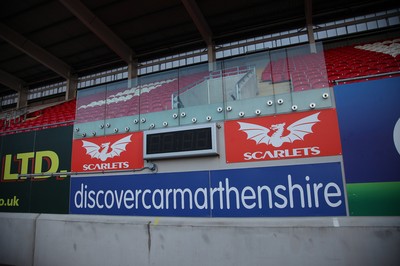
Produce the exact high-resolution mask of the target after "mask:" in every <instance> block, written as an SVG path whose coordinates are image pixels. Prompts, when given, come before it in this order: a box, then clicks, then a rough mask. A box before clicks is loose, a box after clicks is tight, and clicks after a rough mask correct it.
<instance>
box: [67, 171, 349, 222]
mask: <svg viewBox="0 0 400 266" xmlns="http://www.w3.org/2000/svg"><path fill="white" fill-rule="evenodd" d="M70 212H71V213H75V214H109V215H140V216H192V217H196V216H197V217H198V216H207V217H284V216H291V217H294V216H342V215H346V202H345V197H344V190H343V181H342V174H341V165H340V163H323V164H313V165H294V166H279V167H264V168H251V169H230V170H216V171H199V172H181V173H164V174H161V173H159V174H140V175H121V176H97V177H76V178H72V179H71V196H70Z"/></svg>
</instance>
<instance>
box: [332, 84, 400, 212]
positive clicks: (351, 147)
mask: <svg viewBox="0 0 400 266" xmlns="http://www.w3.org/2000/svg"><path fill="white" fill-rule="evenodd" d="M399 84H400V78H388V79H381V80H375V81H369V82H360V83H353V84H349V85H342V86H337V87H335V89H334V92H335V99H336V107H337V112H338V119H339V125H340V135H341V139H342V145H343V161H344V169H345V173H346V182H347V184H348V185H347V191H348V198H349V208H350V214H352V215H400V208H399V206H400V86H399Z"/></svg>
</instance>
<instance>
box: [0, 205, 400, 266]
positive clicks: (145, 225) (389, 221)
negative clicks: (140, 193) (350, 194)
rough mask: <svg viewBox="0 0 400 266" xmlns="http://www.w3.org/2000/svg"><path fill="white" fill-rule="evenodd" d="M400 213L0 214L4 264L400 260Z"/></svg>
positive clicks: (370, 262)
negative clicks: (221, 215)
mask: <svg viewBox="0 0 400 266" xmlns="http://www.w3.org/2000/svg"><path fill="white" fill-rule="evenodd" d="M399 248H400V217H342V218H239V219H237V218H229V219H227V218H218V219H216V218H167V217H161V218H156V217H121V216H96V215H93V216H86V215H50V214H41V215H37V214H12V213H0V265H1V264H9V265H37V266H46V265H51V266H54V265H59V266H63V265H75V266H77V265H85V266H90V265H96V266H98V265H193V266H195V265H229V266H232V265H279V266H284V265H308V266H312V265H324V266H325V265H352V266H353V265H363V266H368V265H371V266H372V265H373V266H375V265H385V266H390V265H395V266H397V265H400V252H399Z"/></svg>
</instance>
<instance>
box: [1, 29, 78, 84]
mask: <svg viewBox="0 0 400 266" xmlns="http://www.w3.org/2000/svg"><path fill="white" fill-rule="evenodd" d="M0 38H2V39H4V40H5V41H6V42H8V43H10V44H11V45H13V46H14V47H16V48H17V49H19V50H20V51H22V52H24V53H25V54H27V55H29V56H30V57H32V58H33V59H35V60H36V61H38V62H40V63H41V64H42V65H45V66H46V67H48V68H49V69H51V70H52V71H54V72H56V73H57V74H59V75H60V76H62V77H64V78H65V79H68V78H69V76H70V75H71V72H72V68H71V67H70V66H69V65H68V64H66V63H65V62H63V61H62V60H60V59H58V58H57V57H55V56H54V55H52V54H50V53H49V52H47V51H46V50H44V49H43V48H42V47H39V46H38V45H36V44H35V43H33V42H31V41H30V40H28V39H27V38H25V37H24V36H22V35H21V34H19V33H18V32H16V31H14V30H12V29H10V28H9V27H7V26H6V25H4V24H3V23H0Z"/></svg>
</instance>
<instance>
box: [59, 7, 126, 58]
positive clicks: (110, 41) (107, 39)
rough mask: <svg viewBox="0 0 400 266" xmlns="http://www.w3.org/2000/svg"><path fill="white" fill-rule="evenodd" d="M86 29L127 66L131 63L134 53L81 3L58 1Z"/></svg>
mask: <svg viewBox="0 0 400 266" xmlns="http://www.w3.org/2000/svg"><path fill="white" fill-rule="evenodd" d="M59 1H60V2H61V3H62V4H63V5H64V6H65V7H66V8H67V9H68V10H69V11H71V12H72V14H74V15H75V16H76V17H77V18H78V19H79V20H80V21H81V22H82V23H83V24H85V26H86V27H88V28H89V30H91V31H92V32H93V33H94V34H95V35H96V36H97V37H98V38H99V39H100V40H101V41H102V42H104V43H105V44H106V45H107V46H108V47H109V48H110V49H111V50H112V51H114V52H115V53H116V54H117V55H118V56H119V57H120V58H121V59H122V60H124V61H125V62H126V63H127V64H129V63H131V62H132V57H133V56H134V52H133V51H132V49H131V48H130V47H129V46H128V45H127V44H126V43H125V42H124V41H123V40H121V39H120V38H119V37H118V36H117V35H116V34H115V33H114V32H113V31H112V30H111V29H110V28H109V27H108V26H107V25H106V24H104V22H103V21H101V20H100V19H99V18H98V17H97V16H96V15H95V14H94V13H93V12H92V11H90V10H89V9H88V8H87V7H86V6H85V5H84V4H82V3H81V1H78V0H59Z"/></svg>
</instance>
